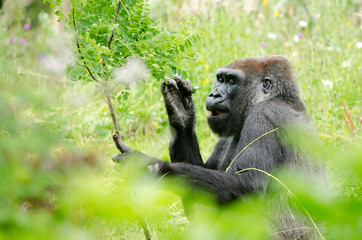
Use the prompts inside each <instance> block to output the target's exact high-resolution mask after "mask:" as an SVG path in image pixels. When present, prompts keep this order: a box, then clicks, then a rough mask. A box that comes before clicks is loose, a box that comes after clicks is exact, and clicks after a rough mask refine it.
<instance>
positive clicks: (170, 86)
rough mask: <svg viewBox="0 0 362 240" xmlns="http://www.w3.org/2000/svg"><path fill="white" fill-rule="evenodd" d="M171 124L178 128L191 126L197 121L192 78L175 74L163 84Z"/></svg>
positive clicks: (163, 93) (162, 89)
mask: <svg viewBox="0 0 362 240" xmlns="http://www.w3.org/2000/svg"><path fill="white" fill-rule="evenodd" d="M161 92H162V95H163V99H164V101H165V105H166V110H167V113H168V118H169V121H170V125H171V126H172V127H173V128H175V129H176V130H183V129H186V128H191V127H192V126H193V125H194V122H195V109H194V101H193V99H192V96H191V94H192V85H191V82H190V80H188V79H186V80H185V81H182V80H181V78H180V76H178V75H174V76H173V78H172V79H168V80H167V83H166V82H163V83H162V85H161Z"/></svg>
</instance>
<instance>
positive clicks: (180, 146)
mask: <svg viewBox="0 0 362 240" xmlns="http://www.w3.org/2000/svg"><path fill="white" fill-rule="evenodd" d="M171 131H172V136H173V138H174V139H173V140H171V143H170V157H171V162H173V163H176V162H184V163H190V164H193V165H197V166H204V162H203V161H202V157H201V154H200V149H199V143H198V141H197V136H196V133H195V127H194V126H192V127H191V128H186V129H183V130H176V129H174V128H172V127H171Z"/></svg>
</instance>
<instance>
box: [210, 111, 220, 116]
mask: <svg viewBox="0 0 362 240" xmlns="http://www.w3.org/2000/svg"><path fill="white" fill-rule="evenodd" d="M221 114H223V112H220V111H213V110H210V117H216V116H219V115H221Z"/></svg>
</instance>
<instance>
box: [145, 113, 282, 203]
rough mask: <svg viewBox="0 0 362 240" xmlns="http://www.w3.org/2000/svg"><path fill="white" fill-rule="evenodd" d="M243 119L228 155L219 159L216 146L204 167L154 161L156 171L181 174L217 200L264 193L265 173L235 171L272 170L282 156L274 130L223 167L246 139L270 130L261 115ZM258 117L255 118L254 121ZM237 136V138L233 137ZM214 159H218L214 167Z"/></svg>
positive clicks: (250, 140) (270, 126) (268, 123)
mask: <svg viewBox="0 0 362 240" xmlns="http://www.w3.org/2000/svg"><path fill="white" fill-rule="evenodd" d="M249 117H250V118H249V119H247V120H246V122H245V123H246V124H247V125H248V126H249V127H248V128H244V129H243V130H242V131H241V134H240V135H239V136H236V138H235V142H237V147H236V150H235V151H234V153H233V154H232V156H230V157H229V158H228V159H225V160H224V161H222V159H220V158H221V157H222V154H218V153H219V152H218V148H215V151H214V153H213V154H212V156H211V157H210V159H209V160H208V161H207V163H206V167H209V168H212V169H209V168H205V167H201V166H195V165H192V164H187V163H183V162H180V163H172V164H170V163H168V162H158V163H156V165H154V166H153V167H154V169H152V170H154V171H155V172H157V173H160V174H165V173H168V174H170V175H178V176H183V177H185V178H186V179H188V180H189V182H190V184H192V185H193V186H194V187H196V188H200V189H205V190H208V191H210V192H211V193H213V194H215V195H216V197H217V199H218V201H219V202H220V203H225V202H228V201H231V200H233V199H235V198H238V197H241V196H243V195H245V194H248V193H253V192H254V193H264V192H265V190H266V186H267V181H266V176H265V175H264V174H263V173H261V172H258V171H255V170H249V171H245V172H242V173H240V174H236V172H237V171H240V170H243V169H246V168H257V169H261V170H263V171H266V172H272V170H273V169H274V168H275V166H276V164H277V161H278V160H279V159H280V158H282V152H283V148H282V147H281V145H280V144H278V141H277V139H276V136H277V135H276V134H275V133H274V132H272V133H270V134H268V135H266V136H264V137H262V138H260V139H259V140H257V141H256V142H254V143H253V144H252V145H250V146H249V147H247V148H246V149H245V150H244V151H243V152H242V153H241V154H240V156H238V158H237V159H236V160H235V161H234V162H233V164H232V165H231V168H230V170H229V171H228V172H225V170H226V169H227V168H228V166H229V165H230V164H231V162H232V160H233V159H234V158H235V157H236V156H237V155H238V154H239V153H240V151H241V150H242V149H243V148H244V147H245V146H247V145H248V144H249V143H250V142H252V141H253V140H255V139H257V138H258V137H260V136H261V135H263V134H264V133H266V132H269V131H271V130H273V129H274V127H273V125H272V123H271V122H269V121H268V120H267V119H265V118H264V117H263V115H262V114H260V113H256V114H250V115H249ZM255 119H258V121H255ZM237 138H239V139H237ZM221 141H222V142H221V143H220V149H219V150H220V151H225V149H222V148H221V147H222V146H224V147H227V146H226V145H227V142H226V141H225V140H221ZM217 162H221V164H220V165H219V166H217V164H216V163H217Z"/></svg>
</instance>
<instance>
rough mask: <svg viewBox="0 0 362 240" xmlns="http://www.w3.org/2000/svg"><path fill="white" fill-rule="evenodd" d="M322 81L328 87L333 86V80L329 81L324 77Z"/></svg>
mask: <svg viewBox="0 0 362 240" xmlns="http://www.w3.org/2000/svg"><path fill="white" fill-rule="evenodd" d="M322 83H323V84H324V85H326V86H327V87H330V88H333V82H331V81H329V80H328V79H322Z"/></svg>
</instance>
